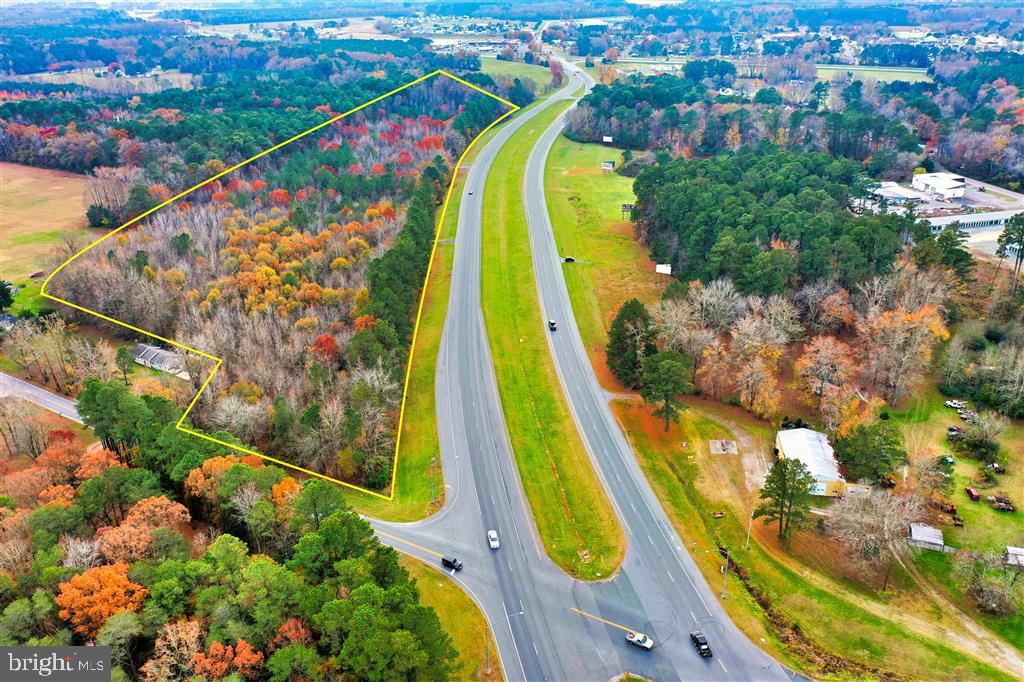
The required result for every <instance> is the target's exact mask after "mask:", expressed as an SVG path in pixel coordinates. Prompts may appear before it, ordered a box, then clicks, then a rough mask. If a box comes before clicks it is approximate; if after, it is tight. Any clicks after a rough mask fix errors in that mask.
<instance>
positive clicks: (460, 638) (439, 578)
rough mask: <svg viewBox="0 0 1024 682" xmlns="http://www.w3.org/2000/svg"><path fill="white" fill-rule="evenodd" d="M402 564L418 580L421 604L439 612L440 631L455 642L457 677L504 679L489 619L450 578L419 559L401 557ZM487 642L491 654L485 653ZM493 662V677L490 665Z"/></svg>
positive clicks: (461, 678) (481, 679) (462, 678)
mask: <svg viewBox="0 0 1024 682" xmlns="http://www.w3.org/2000/svg"><path fill="white" fill-rule="evenodd" d="M400 562H401V564H402V566H404V567H405V569H406V570H407V571H409V574H410V575H411V576H412V577H413V578H415V579H416V586H417V587H418V588H419V590H420V601H421V602H422V603H423V604H425V605H426V606H430V607H433V609H434V610H435V611H437V617H438V618H440V619H441V627H443V628H444V631H445V632H447V633H448V636H449V637H451V638H452V643H453V644H455V648H456V649H458V650H459V661H458V662H459V664H460V665H461V666H462V668H461V670H459V672H458V673H457V674H456V678H457V679H460V680H479V681H480V682H484V681H486V682H492V681H495V680H501V679H503V675H502V674H501V662H500V661H499V660H498V655H497V653H496V652H497V649H496V648H495V645H494V637H493V636H492V635H491V632H490V629H489V628H488V627H487V619H485V618H484V614H483V612H482V611H481V610H480V607H479V606H477V604H476V602H474V601H473V600H472V599H470V598H469V595H467V594H466V593H465V592H463V591H462V589H461V588H460V587H459V586H458V585H456V584H455V583H454V582H453V581H451V580H449V579H448V577H447V576H445V575H442V574H441V572H440V571H438V570H437V569H436V568H433V567H432V566H428V565H427V564H425V563H423V562H422V561H420V560H418V559H414V558H412V557H410V556H407V555H402V557H401V559H400ZM485 637H486V638H487V645H486V646H487V647H488V651H486V652H485V650H484V646H485V645H484V638H485ZM488 657H489V661H490V669H491V672H490V674H488V673H487V661H488Z"/></svg>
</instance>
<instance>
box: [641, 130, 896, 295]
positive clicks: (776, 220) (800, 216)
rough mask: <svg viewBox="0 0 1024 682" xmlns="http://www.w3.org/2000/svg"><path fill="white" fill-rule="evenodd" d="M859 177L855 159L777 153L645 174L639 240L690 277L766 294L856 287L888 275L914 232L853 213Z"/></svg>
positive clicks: (684, 163)
mask: <svg viewBox="0 0 1024 682" xmlns="http://www.w3.org/2000/svg"><path fill="white" fill-rule="evenodd" d="M860 172H861V168H860V164H858V163H856V162H855V161H852V160H849V159H833V158H831V157H829V156H828V155H825V154H800V153H795V152H784V151H775V150H772V149H771V148H769V147H764V148H760V149H752V148H745V149H743V150H741V151H740V152H739V153H737V154H734V155H727V156H716V157H712V158H710V159H691V160H686V159H677V160H675V161H670V162H668V163H666V164H663V165H659V166H656V167H653V168H649V169H647V170H644V171H643V172H642V173H640V175H639V176H638V177H637V180H636V184H635V191H636V195H637V202H636V206H635V208H634V219H635V221H636V230H637V234H638V236H639V237H640V238H641V239H643V240H644V241H645V242H646V243H647V244H649V245H650V247H651V255H652V257H653V258H654V259H655V260H656V261H657V262H668V263H672V264H673V265H674V266H675V268H677V269H678V271H679V277H681V278H683V279H702V280H704V281H711V280H713V279H716V278H719V277H728V278H730V279H732V280H733V281H734V282H735V284H736V286H737V287H738V288H739V289H740V291H743V292H745V293H759V294H762V295H770V294H779V293H783V292H785V291H788V290H790V289H792V288H794V287H797V286H799V285H800V284H808V283H811V282H816V281H821V280H826V281H827V280H833V279H835V280H838V281H839V282H841V283H842V284H843V285H844V286H846V287H853V286H855V285H857V284H858V283H860V282H863V281H864V280H866V279H868V278H870V277H872V276H875V275H880V274H884V273H886V272H888V271H889V269H890V268H891V267H892V264H893V262H894V261H895V259H896V256H897V254H898V253H899V252H900V250H901V248H902V236H903V235H904V234H908V233H909V231H910V228H911V226H912V225H913V221H911V220H908V219H906V218H904V217H901V216H898V215H895V214H885V215H864V216H856V215H854V214H853V213H852V212H850V211H849V210H848V209H849V208H850V200H851V192H852V191H853V188H854V187H855V185H856V183H857V181H858V176H859V174H860Z"/></svg>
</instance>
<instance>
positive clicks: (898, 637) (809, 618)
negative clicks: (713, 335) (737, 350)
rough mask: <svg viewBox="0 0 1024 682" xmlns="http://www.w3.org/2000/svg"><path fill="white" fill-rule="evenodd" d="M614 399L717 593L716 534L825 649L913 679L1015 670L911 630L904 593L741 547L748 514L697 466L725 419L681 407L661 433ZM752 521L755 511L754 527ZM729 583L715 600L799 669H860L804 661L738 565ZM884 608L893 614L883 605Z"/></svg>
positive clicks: (639, 411)
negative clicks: (852, 585)
mask: <svg viewBox="0 0 1024 682" xmlns="http://www.w3.org/2000/svg"><path fill="white" fill-rule="evenodd" d="M612 408H613V412H614V413H615V415H616V418H617V419H618V420H619V423H620V425H621V426H622V428H623V431H625V433H626V435H627V437H628V439H629V441H630V443H631V444H632V446H633V450H634V452H635V453H636V455H637V461H638V462H639V463H640V466H641V468H642V469H643V471H644V474H645V475H646V476H647V480H648V481H649V482H650V484H651V487H652V488H653V489H654V491H655V493H656V494H657V495H658V498H659V500H660V501H661V503H662V505H663V507H664V508H665V511H666V512H667V513H668V515H669V518H670V520H671V521H672V524H673V526H675V528H676V530H677V532H678V533H679V535H680V537H682V538H683V539H684V541H685V542H686V543H687V549H688V550H689V552H690V554H691V556H692V557H693V558H694V560H695V561H696V562H697V565H698V566H699V567H700V569H701V572H702V573H703V574H704V578H705V579H706V580H707V581H708V582H709V584H710V585H711V586H712V588H713V589H714V591H715V592H716V593H718V592H719V590H720V589H721V585H722V575H721V572H720V569H721V565H722V560H721V557H720V556H719V555H718V553H717V552H716V551H715V546H716V544H715V543H716V542H717V543H718V544H721V545H722V546H725V547H728V548H729V549H730V550H732V557H733V560H734V561H736V562H738V563H739V564H740V565H741V566H742V567H743V568H744V569H746V570H747V571H748V575H749V580H750V581H751V583H752V584H753V585H755V586H757V587H758V588H759V589H760V590H762V591H763V592H764V593H765V594H767V595H768V596H769V598H770V599H771V600H772V603H773V606H774V608H776V609H777V610H778V611H779V612H780V613H781V614H782V615H783V616H784V618H786V619H789V620H791V621H792V622H794V623H796V624H798V625H799V628H800V630H801V632H802V633H803V635H804V636H805V637H806V638H807V639H808V640H809V641H810V642H812V643H813V644H814V645H815V646H817V647H820V648H821V649H823V650H827V651H831V652H835V653H837V654H840V655H841V656H843V657H845V658H847V659H849V660H851V661H854V662H856V663H859V664H863V665H867V666H872V667H875V668H879V669H881V670H887V671H893V672H896V673H897V674H898V675H901V676H908V677H910V678H913V679H930V680H962V679H971V680H981V679H984V680H1010V679H1014V678H1013V676H1012V675H1010V674H1009V673H1008V672H1004V671H1000V670H997V669H995V668H993V667H991V666H989V665H987V664H986V663H984V662H982V661H979V660H977V659H975V658H972V657H970V656H967V655H965V654H963V653H962V652H960V651H958V650H956V649H955V648H954V647H952V646H950V644H949V643H948V642H947V641H946V640H945V639H936V638H931V637H927V636H925V635H922V634H920V633H918V632H915V631H912V630H910V629H909V628H908V627H906V626H905V625H904V623H903V622H901V621H900V620H899V617H900V616H902V615H903V614H902V611H903V610H904V609H905V608H906V607H907V606H908V604H906V603H898V604H897V603H882V602H878V601H875V600H873V599H870V598H866V597H865V596H864V595H863V594H858V595H855V596H851V595H848V594H846V591H845V589H844V587H843V586H841V585H839V584H837V583H835V582H833V581H832V580H829V579H826V578H823V577H821V576H814V579H813V580H811V579H809V578H810V577H811V575H810V574H811V571H809V570H808V569H807V568H806V567H804V566H801V565H799V564H795V562H794V564H795V565H793V566H791V565H790V564H789V563H788V562H787V563H783V562H782V561H780V560H779V559H778V558H777V557H775V556H774V555H773V554H771V553H769V552H768V551H766V550H765V549H764V548H763V547H761V545H760V544H759V543H758V542H757V541H756V540H753V539H752V542H751V544H750V549H749V550H746V549H744V541H745V534H746V525H747V519H746V518H739V516H738V515H737V513H736V511H735V509H732V508H730V506H729V504H728V503H727V502H722V501H718V502H712V501H711V500H710V498H711V497H712V495H713V494H714V493H715V492H716V491H712V490H710V489H709V488H710V486H712V485H713V481H711V480H705V476H704V469H705V467H706V466H707V464H708V462H707V458H708V457H709V456H710V455H708V450H707V441H708V439H712V438H722V437H725V438H732V437H733V436H732V434H731V433H730V431H729V429H727V428H725V427H724V426H722V425H721V424H719V423H717V422H715V421H714V420H712V419H710V418H708V417H707V416H705V415H703V414H701V411H700V410H699V409H691V410H686V411H684V412H683V414H682V417H681V421H680V423H679V424H678V425H673V426H672V429H671V431H670V432H669V433H668V434H665V433H663V432H662V431H661V425H660V422H659V421H658V420H655V419H651V418H650V416H649V409H648V408H647V407H645V406H643V405H642V404H640V403H639V402H638V401H634V400H615V401H613V402H612ZM682 442H686V443H687V444H688V447H687V448H686V449H685V451H683V450H681V448H680V443H682ZM716 511H725V512H726V515H725V516H724V517H723V518H721V519H714V518H713V517H712V512H716ZM757 524H758V522H756V521H755V527H756V526H757ZM891 590H892V588H891ZM728 591H729V592H728V594H729V597H728V599H725V600H722V604H723V606H724V607H725V609H726V611H727V612H728V613H729V616H730V618H732V620H733V621H734V622H735V623H736V624H737V626H738V627H739V628H740V629H741V630H743V631H744V633H746V634H747V636H748V637H751V638H752V639H753V640H754V641H755V642H760V643H761V645H762V646H763V647H765V648H766V649H767V650H769V651H771V652H772V653H773V654H774V655H775V656H777V657H778V658H779V659H780V660H781V661H783V662H784V663H786V664H788V665H790V666H791V667H793V668H794V669H796V670H797V671H798V672H803V673H806V674H808V675H810V676H812V677H829V678H831V677H836V678H837V679H843V678H846V677H849V678H851V679H854V678H859V677H864V675H857V674H854V673H853V672H852V671H851V672H848V673H845V674H844V673H839V672H838V671H832V674H831V675H825V674H823V673H822V671H821V670H819V669H816V668H813V667H810V666H809V665H808V661H807V659H805V658H803V657H801V658H797V657H796V656H795V654H794V650H793V648H792V645H789V644H783V643H782V642H780V640H779V638H778V636H777V634H776V630H775V628H774V627H773V626H770V625H768V624H767V623H766V618H765V615H764V611H763V610H762V608H761V607H760V606H759V605H758V604H757V603H756V602H754V600H753V599H752V598H751V596H750V594H749V593H748V592H747V591H745V589H744V586H743V585H742V583H741V582H740V581H739V580H738V579H737V578H736V576H735V573H731V574H730V578H729V586H728ZM862 604H864V605H865V606H866V605H868V604H870V605H871V608H870V609H869V608H865V606H862ZM894 607H895V608H894ZM889 613H891V614H892V616H891V617H886V616H885V615H884V614H889ZM947 625H949V624H947ZM953 636H954V637H955V635H953ZM812 657H813V655H812Z"/></svg>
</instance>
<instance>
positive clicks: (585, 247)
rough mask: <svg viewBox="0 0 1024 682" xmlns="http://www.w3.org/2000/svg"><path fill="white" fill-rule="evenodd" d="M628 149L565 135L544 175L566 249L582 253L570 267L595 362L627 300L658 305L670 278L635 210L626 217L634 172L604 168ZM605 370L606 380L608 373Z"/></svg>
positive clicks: (572, 291) (575, 304)
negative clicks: (660, 269)
mask: <svg viewBox="0 0 1024 682" xmlns="http://www.w3.org/2000/svg"><path fill="white" fill-rule="evenodd" d="M620 154H621V152H620V151H619V150H617V149H613V148H610V147H605V146H603V145H598V144H580V143H578V142H573V141H572V140H569V139H568V138H565V137H559V138H558V139H557V140H556V141H555V144H554V147H552V149H551V155H550V156H549V157H548V164H547V168H546V170H545V177H544V193H545V195H546V197H547V201H548V209H549V210H550V212H551V223H552V226H553V228H554V231H555V241H556V243H557V244H558V251H559V253H561V254H563V255H571V256H573V257H574V258H576V262H575V263H565V264H563V266H562V267H563V270H564V271H565V281H566V285H567V287H568V289H569V298H570V299H571V301H572V309H573V313H574V315H575V316H576V322H577V324H578V325H579V328H580V334H581V335H582V337H583V345H584V346H586V348H587V352H588V353H589V354H590V357H591V361H592V362H593V363H594V365H595V367H597V366H601V365H603V362H604V347H605V345H606V344H607V343H608V336H607V331H608V327H609V326H610V325H611V321H612V318H614V316H615V313H616V312H618V309H619V307H620V306H621V305H622V304H623V303H625V302H626V301H627V300H628V299H630V298H637V299H639V300H640V301H642V302H643V303H645V304H647V305H650V304H653V303H655V302H656V301H657V300H658V297H659V295H660V293H661V288H662V287H663V286H664V285H665V283H667V277H666V276H664V275H658V274H656V273H655V272H654V263H653V262H651V261H650V259H649V258H648V256H647V249H646V248H644V246H643V245H641V244H640V243H639V242H637V240H636V239H634V237H633V225H632V223H631V222H630V221H629V219H628V216H627V217H626V219H625V220H624V219H623V214H622V204H624V203H632V202H633V199H634V196H633V181H632V179H630V178H626V177H623V176H621V175H618V174H617V173H609V172H607V171H603V170H601V162H602V161H618V160H619V156H620ZM659 280H660V281H659ZM598 374H599V376H600V377H601V378H602V381H603V382H604V379H605V377H606V375H607V373H606V372H599V373H598ZM606 387H607V388H613V387H612V386H606Z"/></svg>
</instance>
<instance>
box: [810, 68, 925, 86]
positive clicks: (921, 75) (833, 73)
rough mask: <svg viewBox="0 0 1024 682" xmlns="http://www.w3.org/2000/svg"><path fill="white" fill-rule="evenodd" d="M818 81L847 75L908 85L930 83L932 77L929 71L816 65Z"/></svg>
mask: <svg viewBox="0 0 1024 682" xmlns="http://www.w3.org/2000/svg"><path fill="white" fill-rule="evenodd" d="M815 69H816V72H817V76H818V80H823V81H829V80H835V79H836V78H846V74H848V73H850V74H853V77H854V78H870V79H872V80H876V81H881V82H882V83H891V82H893V81H907V82H908V83H930V82H931V80H932V77H931V76H929V75H928V69H915V68H900V67H895V66H856V65H854V64H817V65H815Z"/></svg>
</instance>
